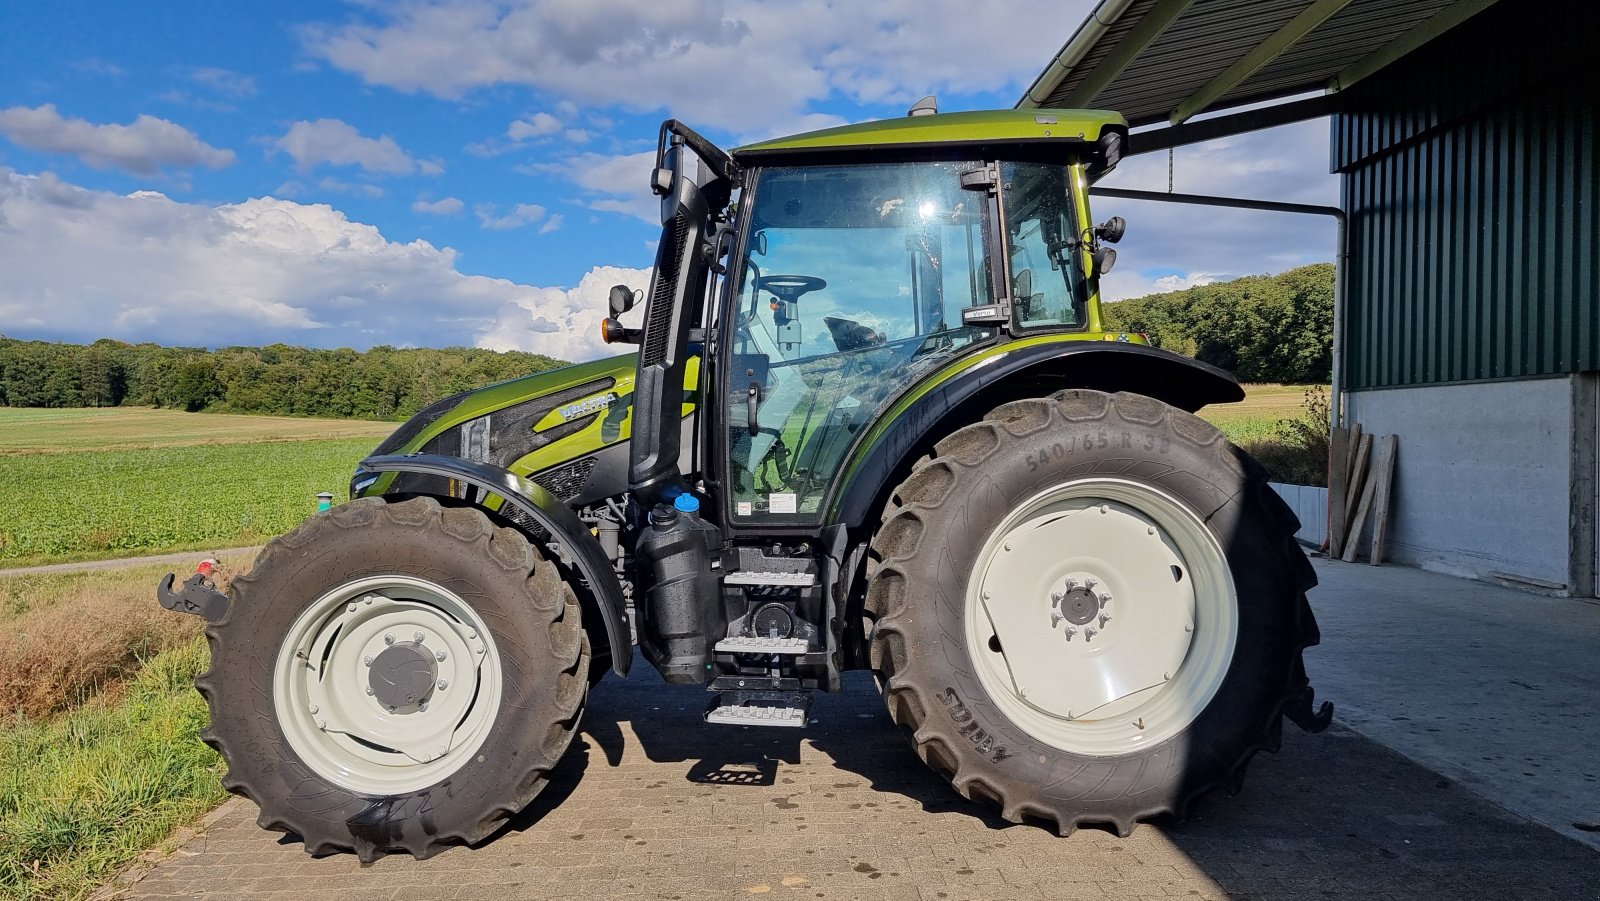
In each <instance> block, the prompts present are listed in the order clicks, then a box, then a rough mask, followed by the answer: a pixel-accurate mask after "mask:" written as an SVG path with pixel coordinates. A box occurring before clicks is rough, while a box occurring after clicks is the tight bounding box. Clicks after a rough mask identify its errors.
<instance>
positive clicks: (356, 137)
mask: <svg viewBox="0 0 1600 901" xmlns="http://www.w3.org/2000/svg"><path fill="white" fill-rule="evenodd" d="M273 146H274V147H276V148H277V149H279V150H281V151H283V152H284V153H287V154H289V156H290V158H292V159H293V160H294V164H295V166H296V167H297V168H298V169H299V170H300V171H301V172H309V171H310V170H312V169H314V168H316V167H317V166H319V165H324V164H326V165H330V166H359V167H361V168H362V169H364V170H366V171H368V172H374V173H381V174H385V175H410V174H411V173H413V172H420V173H422V174H423V175H436V174H438V173H439V172H441V171H443V167H442V166H440V165H439V164H438V163H436V162H432V161H428V160H422V161H418V160H417V159H415V158H413V157H412V156H411V154H409V153H407V152H405V150H403V149H402V148H401V147H400V145H399V144H397V143H395V140H394V138H391V137H389V136H388V135H384V136H382V137H378V138H369V137H365V136H363V135H362V134H361V132H359V131H357V130H356V128H355V126H353V125H351V124H350V123H348V122H343V121H341V120H339V119H318V120H316V121H315V122H307V121H300V122H296V123H294V124H293V125H291V126H289V131H288V133H286V134H285V135H284V136H283V137H281V138H279V139H278V140H277V141H275V142H274V143H273Z"/></svg>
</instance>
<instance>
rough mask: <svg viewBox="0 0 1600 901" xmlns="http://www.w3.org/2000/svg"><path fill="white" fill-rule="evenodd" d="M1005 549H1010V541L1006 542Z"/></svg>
mask: <svg viewBox="0 0 1600 901" xmlns="http://www.w3.org/2000/svg"><path fill="white" fill-rule="evenodd" d="M1006 550H1008V551H1009V550H1011V542H1009V541H1008V542H1006Z"/></svg>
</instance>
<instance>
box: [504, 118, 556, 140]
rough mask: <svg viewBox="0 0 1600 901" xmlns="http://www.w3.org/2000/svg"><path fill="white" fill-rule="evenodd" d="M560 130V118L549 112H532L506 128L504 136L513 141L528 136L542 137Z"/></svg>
mask: <svg viewBox="0 0 1600 901" xmlns="http://www.w3.org/2000/svg"><path fill="white" fill-rule="evenodd" d="M560 130H561V120H560V119H557V118H556V117H555V116H552V115H550V114H549V113H534V114H533V115H532V116H529V117H528V118H526V119H518V120H517V121H515V122H513V123H511V126H510V127H509V128H507V129H506V137H508V138H510V139H511V140H513V141H526V140H529V139H530V138H543V137H548V136H550V135H553V134H555V133H556V132H558V131H560Z"/></svg>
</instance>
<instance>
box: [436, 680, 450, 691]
mask: <svg viewBox="0 0 1600 901" xmlns="http://www.w3.org/2000/svg"><path fill="white" fill-rule="evenodd" d="M437 684H438V686H439V690H440V691H444V690H445V689H446V688H449V687H450V680H449V679H440V680H439V681H438V683H437Z"/></svg>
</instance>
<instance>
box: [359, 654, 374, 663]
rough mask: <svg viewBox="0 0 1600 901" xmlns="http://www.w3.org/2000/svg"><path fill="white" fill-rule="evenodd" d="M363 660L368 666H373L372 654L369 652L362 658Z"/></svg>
mask: <svg viewBox="0 0 1600 901" xmlns="http://www.w3.org/2000/svg"><path fill="white" fill-rule="evenodd" d="M361 662H362V663H365V664H366V665H367V666H371V665H372V655H371V654H368V655H367V656H365V657H363V658H361Z"/></svg>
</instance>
